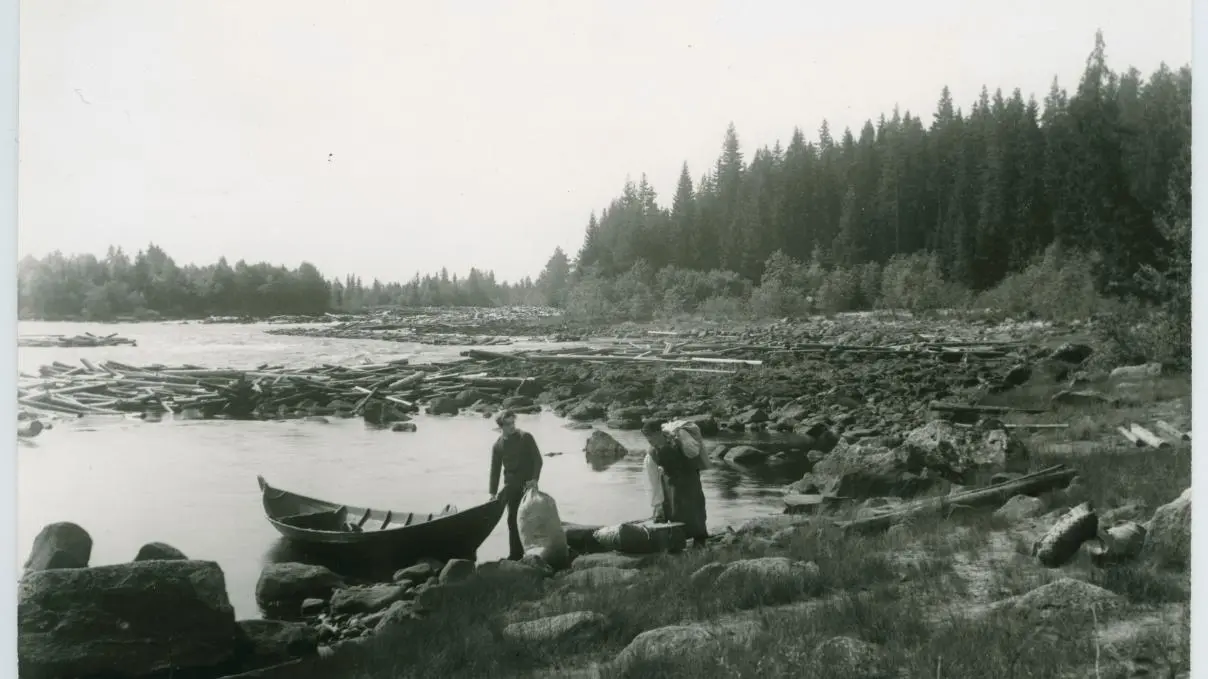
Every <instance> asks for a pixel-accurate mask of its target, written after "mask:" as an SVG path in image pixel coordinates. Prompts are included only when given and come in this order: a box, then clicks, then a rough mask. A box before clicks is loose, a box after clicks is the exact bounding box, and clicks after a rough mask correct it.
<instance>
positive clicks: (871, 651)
mask: <svg viewBox="0 0 1208 679" xmlns="http://www.w3.org/2000/svg"><path fill="white" fill-rule="evenodd" d="M813 660H814V664H815V665H817V666H818V667H827V668H830V671H831V672H832V673H833V674H834V676H836V677H844V678H845V679H848V678H850V679H889V677H893V676H895V673H894V672H893V671H892V664H891V663H890V662H889V658H888V657H887V656H886V654H885V651H883V650H882V649H881V648H880V647H879V646H876V645H874V644H870V643H868V642H867V641H862V640H860V639H855V638H853V637H831V638H830V639H827V640H826V641H823V642H822V643H820V644H818V645H817V646H815V647H814V653H813Z"/></svg>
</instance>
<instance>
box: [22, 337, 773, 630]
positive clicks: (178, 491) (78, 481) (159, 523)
mask: <svg viewBox="0 0 1208 679" xmlns="http://www.w3.org/2000/svg"><path fill="white" fill-rule="evenodd" d="M269 327H281V326H268V325H219V324H214V325H203V324H197V323H187V324H186V323H149V324H123V325H102V324H88V323H41V322H22V323H20V324H19V332H20V334H22V335H32V334H76V333H82V332H85V331H87V332H92V333H93V334H97V335H100V334H110V333H114V332H117V333H120V334H121V335H122V336H123V337H129V338H131V339H134V340H137V341H138V346H137V347H129V346H123V347H102V348H87V349H20V350H19V352H18V367H19V370H21V371H23V372H25V373H29V374H37V368H38V366H40V365H44V364H48V363H50V362H52V361H56V360H57V361H61V362H63V363H69V364H76V363H78V362H79V359H80V358H87V359H89V360H91V361H94V362H97V361H104V360H115V361H119V362H123V363H128V364H134V365H146V364H152V363H162V364H165V365H179V364H195V365H199V366H205V367H215V368H218V367H238V368H251V367H255V366H258V365H262V364H265V363H268V364H272V365H288V366H305V365H316V364H322V363H332V364H353V363H358V362H382V361H385V360H391V359H397V358H409V359H411V361H412V362H414V363H420V362H430V361H439V360H448V359H450V358H455V357H457V356H458V353H459V352H460V351H462V350H464V349H466V348H467V347H433V346H425V345H418V344H404V343H395V342H383V341H376V340H337V339H314V338H306V337H286V336H274V335H268V334H265V333H264V332H263V331H264V330H265V329H267V328H269ZM532 344H533V345H537V344H540V345H541V346H549V345H548V344H547V343H544V342H533V343H532ZM525 346H528V345H527V344H518V345H515V346H514V347H512V348H522V347H525ZM415 422H416V424H417V427H418V431H417V432H415V433H394V432H390V431H382V430H375V429H370V428H368V427H366V426H365V425H364V423H363V422H362V421H361V420H360V419H350V420H340V419H337V418H331V419H330V422H329V423H321V422H304V421H286V422H228V421H196V420H193V421H186V420H181V421H173V420H171V419H169V418H167V417H166V418H165V419H164V420H163V421H162V422H143V421H140V420H136V419H126V418H115V417H104V416H97V417H89V418H84V419H80V420H76V421H71V422H62V423H59V424H56V426H55V427H54V429H52V430H50V431H46V432H43V433H42V434H41V435H40V436H39V437H38V438H37V439H35V440H34V442H33V444H31V445H28V446H24V445H23V446H18V447H17V484H18V493H17V495H18V500H17V539H18V547H17V557H18V564H17V566H18V568H19V567H20V565H21V563H23V562H24V559H25V558H26V556H27V555H28V553H29V548H30V546H31V544H32V542H33V539H34V537H35V536H36V535H37V533H38V531H39V530H41V528H42V527H43V526H44V525H46V524H47V523H51V522H55V521H72V522H75V523H78V524H80V525H81V526H83V527H84V528H85V529H86V530H87V531H88V532H89V534H91V535H92V538H93V551H92V564H93V565H104V564H111V563H121V562H125V561H129V560H130V559H132V558H133V557H134V555H135V553H137V551H138V549H139V547H141V546H142V545H143V544H145V543H147V542H151V541H161V542H166V543H169V544H171V545H173V546H175V547H177V548H179V549H180V550H182V551H183V552H184V553H185V554H187V555H188V556H190V557H191V558H197V559H207V560H213V561H216V562H218V563H219V564H220V565H221V566H222V569H223V572H224V573H225V574H226V581H227V588H228V591H229V593H230V597H231V603H232V604H233V605H234V607H235V611H236V614H237V615H238V616H240V617H241V618H256V617H260V611H259V610H258V608H257V606H256V602H255V596H254V591H255V585H256V580H257V578H258V577H259V574H260V570H261V568H262V567H263V565H264V564H265V563H266V562H268V561H271V560H274V559H278V558H281V557H279V556H277V555H278V554H280V553H281V552H282V548H283V542H282V541H281V540H280V539H279V536H278V535H277V533H276V531H274V530H273V528H272V527H271V526H270V525H269V523H268V521H267V520H266V519H265V518H264V514H263V511H262V509H261V506H260V492H259V488H258V486H257V483H256V475H257V474H260V475H263V476H264V477H265V478H266V479H267V480H268V481H269V482H270V483H271V484H273V485H274V486H277V487H283V488H287V489H289V490H293V491H297V492H299V493H302V494H304V495H311V496H317V497H321V498H324V499H329V500H333V501H337V502H340V503H347V504H352V505H360V506H366V505H368V506H376V507H383V508H391V509H405V510H408V511H418V510H423V511H435V510H437V509H439V508H440V507H443V506H444V505H445V504H450V503H451V504H454V505H456V506H459V507H463V508H464V507H468V506H471V505H474V504H478V503H480V502H482V501H484V500H485V499H487V482H488V478H487V477H488V471H489V469H488V467H489V460H490V448H491V444H492V443H493V442H494V440H495V438H496V436H498V433H497V432H496V431H495V429H494V425H493V424H492V423H491V421H490V420H486V419H483V418H482V417H480V416H478V415H474V414H464V415H459V416H457V417H440V418H433V417H427V416H423V415H420V416H417V417H416V420H415ZM518 425H519V426H520V427H521V428H522V429H526V430H528V431H530V432H532V434H533V435H534V436H535V437H536V439H537V442H538V444H539V446H540V447H541V449H542V452H543V453H561V454H559V455H553V456H550V457H547V458H546V459H545V466H544V470H543V472H542V484H541V485H542V488H543V490H545V491H547V492H549V493H550V494H551V495H552V496H553V497H554V498H555V499H556V500H557V502H558V508H559V512H560V514H561V516H562V519H563V520H564V521H574V522H578V523H588V524H607V523H613V522H620V521H627V520H633V519H641V518H645V517H646V516H647V515H648V514H649V511H648V506H649V502H648V500H647V491H646V486H645V483H644V480H643V477H642V475H641V463H642V455H641V452H642V450H643V449H644V446H645V444H644V440H643V439H642V437H641V435H640V434H638V433H637V432H629V431H612V432H610V433H612V434H613V435H614V436H615V437H616V438H617V439H618V440H619V441H621V442H622V443H624V444H625V445H627V446H629V447H630V448H631V450H633V451H634V452H633V453H632V454H631V455H630V456H629V457H627V458H625V459H623V460H621V461H620V462H618V463H617V464H615V465H613V466H611V467H609V468H608V469H605V470H603V471H594V470H593V469H592V468H591V467H590V466H589V465H588V464H587V462H586V460H585V459H584V455H583V452H582V451H583V443H584V442H585V441H586V440H587V436H588V435H589V434H590V432H589V431H582V430H573V429H569V428H567V427H566V422H565V421H564V420H562V419H561V418H558V417H557V416H555V415H553V414H552V413H548V412H545V413H541V414H537V415H521V416H519V417H518ZM703 480H704V485H705V493H706V496H707V498H708V508H709V524H710V527H711V528H712V529H718V528H721V527H723V526H726V525H730V524H733V523H736V522H739V521H742V520H745V519H748V518H752V517H756V516H762V515H766V514H767V513H769V512H774V511H779V509H780V508H781V507H782V506H783V505H781V504H780V496H781V490H780V489H781V488H782V487H783V484H784V483H785V482H786V481H787V480H788V479H776V478H766V477H765V478H763V479H762V480H760V479H756V478H753V477H751V476H745V475H739V474H738V473H737V472H734V471H733V470H729V469H724V468H723V469H715V470H710V471H707V472H705V474H704V478H703ZM506 553H507V527H506V525H505V524H504V522H503V521H500V523H499V525H498V527H497V528H496V530H495V532H494V533H493V534H492V535H491V537H490V538H489V539H488V540H487V542H486V543H484V545H483V546H482V548H481V549H480V550H479V559H482V560H490V559H495V558H500V557H502V556H505V555H506Z"/></svg>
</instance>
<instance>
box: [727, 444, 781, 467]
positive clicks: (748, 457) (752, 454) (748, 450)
mask: <svg viewBox="0 0 1208 679" xmlns="http://www.w3.org/2000/svg"><path fill="white" fill-rule="evenodd" d="M769 455H770V453H768V451H766V450H760V449H759V448H756V447H755V446H734V447H733V448H731V449H729V450H727V451H726V454H725V455H724V456H723V458H722V459H724V460H725V461H726V462H728V463H730V464H733V465H738V466H740V467H748V466H752V465H758V464H760V463H762V462H765V461H767V459H768V456H769Z"/></svg>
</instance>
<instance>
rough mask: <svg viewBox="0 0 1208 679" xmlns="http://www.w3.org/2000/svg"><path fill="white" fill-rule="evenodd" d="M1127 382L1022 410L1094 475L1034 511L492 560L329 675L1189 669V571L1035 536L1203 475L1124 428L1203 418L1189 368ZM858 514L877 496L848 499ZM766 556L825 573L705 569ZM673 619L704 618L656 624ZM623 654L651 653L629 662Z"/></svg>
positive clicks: (801, 526)
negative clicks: (1099, 395)
mask: <svg viewBox="0 0 1208 679" xmlns="http://www.w3.org/2000/svg"><path fill="white" fill-rule="evenodd" d="M1128 393H1129V394H1130V396H1129V398H1128V399H1126V401H1125V403H1124V404H1123V405H1122V406H1121V407H1118V408H1108V407H1092V408H1086V407H1081V408H1079V407H1065V408H1060V409H1057V410H1054V411H1052V412H1050V413H1047V414H1045V415H1040V416H1021V417H1015V418H1012V419H1013V420H1014V421H1017V422H1022V421H1048V422H1066V423H1069V424H1070V425H1071V426H1070V427H1069V428H1068V429H1064V430H1045V431H1044V433H1041V434H1036V435H1031V436H1029V435H1026V434H1025V435H1021V436H1022V438H1023V439H1024V440H1025V441H1026V442H1027V443H1028V445H1029V447H1030V449H1031V451H1032V467H1033V468H1041V467H1045V466H1048V465H1051V464H1054V463H1059V462H1060V463H1065V464H1067V465H1070V466H1072V467H1074V468H1076V469H1078V470H1079V472H1080V480H1079V481H1078V482H1076V484H1075V485H1074V486H1072V487H1071V488H1070V489H1067V490H1060V491H1054V492H1051V493H1048V494H1046V495H1044V496H1042V498H1041V499H1042V500H1043V502H1044V507H1043V510H1042V513H1041V515H1040V516H1036V517H1035V518H1027V519H1018V520H1010V519H1007V518H1005V517H1000V516H994V515H991V514H988V513H964V514H962V513H959V512H958V513H955V514H953V515H951V516H949V517H938V516H935V517H920V518H918V519H916V520H914V521H912V522H910V523H907V524H901V525H899V526H895V527H894V528H893V529H891V530H889V531H887V532H885V533H882V534H875V535H848V534H844V533H842V532H841V531H839V530H838V529H836V528H835V527H834V526H833V525H832V519H837V518H844V517H842V516H835V517H830V516H828V517H825V518H806V517H785V516H782V517H769V518H768V519H767V520H766V521H758V522H753V523H752V524H749V525H747V526H744V527H742V528H740V529H739V530H738V531H737V532H736V533H735V534H734V536H733V537H732V538H731V539H729V540H723V541H720V542H719V544H716V545H713V546H711V547H710V548H709V549H707V550H702V551H696V550H690V551H688V552H686V553H683V554H679V555H665V556H657V557H651V558H649V559H647V560H644V561H643V562H642V563H641V564H622V565H624V566H625V569H624V570H632V571H634V572H635V573H636V575H628V576H625V575H618V570H616V569H614V568H609V567H599V568H596V569H595V572H594V573H593V574H592V575H585V574H582V573H576V572H573V571H572V573H571V574H560V575H559V576H556V577H554V578H551V579H548V580H542V579H539V578H532V577H528V576H525V575H523V574H516V573H510V574H504V573H493V574H486V573H481V574H479V575H478V576H476V577H475V578H473V579H471V580H470V581H467V582H466V583H463V584H460V585H458V586H455V587H446V588H441V589H438V590H436V592H437V596H436V604H435V605H434V607H433V608H434V612H433V613H431V614H430V615H428V616H427V617H425V618H424V619H422V620H414V621H408V622H406V623H405V624H402V625H400V626H398V627H395V628H391V629H389V630H386V631H384V632H382V633H380V634H379V635H376V636H374V637H371V638H369V639H368V640H367V641H366V642H365V643H363V644H360V645H358V646H357V647H354V648H351V649H349V650H347V651H344V650H342V651H341V652H339V653H337V654H336V655H335V656H334V657H333V658H330V659H327V660H324V661H320V662H319V663H316V664H315V665H314V666H313V667H311V668H310V669H312V670H314V671H315V672H317V673H316V674H314V675H313V676H328V677H344V678H348V679H353V678H358V679H359V678H364V679H369V678H373V679H381V678H385V677H437V676H441V677H446V676H447V677H453V676H456V677H523V676H602V677H622V676H624V677H639V676H648V677H656V676H657V677H680V676H682V677H698V676H727V677H729V676H739V677H745V676H749V677H819V678H821V677H843V676H861V677H870V676H892V677H897V676H901V677H986V678H989V677H1004V678H1006V677H1024V676H1027V677H1053V678H1057V677H1072V676H1092V677H1117V676H1134V674H1135V673H1137V672H1141V671H1144V672H1148V676H1171V677H1175V676H1180V675H1181V673H1186V672H1187V671H1188V668H1189V662H1190V656H1189V653H1190V650H1189V607H1190V576H1189V574H1188V573H1185V572H1179V571H1171V570H1168V569H1166V570H1163V569H1159V568H1158V567H1157V566H1155V565H1154V564H1153V563H1151V562H1150V561H1149V560H1145V559H1142V560H1136V561H1132V562H1128V563H1125V564H1122V565H1118V566H1113V567H1107V568H1098V567H1096V566H1094V565H1092V563H1091V561H1090V558H1089V556H1088V555H1087V553H1086V552H1085V551H1083V552H1082V553H1080V554H1079V555H1078V556H1077V557H1076V558H1075V559H1074V560H1073V562H1071V563H1070V564H1068V565H1066V566H1064V567H1063V568H1060V569H1045V568H1043V567H1041V566H1040V565H1039V564H1038V563H1037V562H1036V560H1035V558H1034V557H1032V556H1031V555H1030V546H1031V544H1032V542H1033V541H1034V540H1035V539H1037V538H1038V537H1039V536H1041V535H1042V534H1043V533H1044V532H1045V531H1046V530H1047V529H1048V527H1049V526H1051V525H1052V523H1053V522H1054V521H1055V520H1056V518H1057V517H1059V516H1060V515H1061V513H1062V512H1063V511H1064V510H1065V509H1066V508H1068V507H1069V506H1070V505H1071V504H1075V503H1077V502H1080V501H1082V500H1089V501H1091V502H1092V503H1093V504H1094V506H1095V507H1096V509H1097V510H1099V512H1100V514H1101V516H1102V517H1103V521H1104V523H1105V524H1107V525H1111V522H1112V520H1116V519H1135V520H1137V521H1138V522H1141V523H1144V522H1145V521H1147V520H1148V519H1149V517H1150V516H1151V515H1152V514H1153V511H1154V510H1155V509H1156V508H1157V507H1159V506H1161V505H1162V504H1165V503H1167V502H1170V501H1171V500H1174V499H1175V498H1177V497H1178V496H1179V494H1180V493H1181V492H1182V491H1183V490H1184V489H1186V488H1188V487H1189V486H1190V483H1191V452H1190V447H1189V444H1186V443H1176V444H1175V445H1174V446H1173V447H1172V448H1169V449H1162V450H1154V449H1151V448H1136V447H1133V446H1127V445H1122V444H1125V443H1127V442H1126V441H1124V439H1123V438H1122V437H1121V436H1120V435H1119V434H1118V433H1117V432H1116V431H1115V427H1116V426H1117V425H1119V424H1122V423H1127V422H1131V421H1137V422H1143V423H1148V422H1152V421H1153V420H1154V419H1159V418H1160V419H1166V420H1167V421H1170V422H1172V423H1175V424H1176V426H1184V425H1186V424H1187V423H1188V422H1189V417H1190V399H1189V394H1190V378H1189V376H1187V375H1182V376H1176V377H1167V378H1163V379H1161V380H1157V381H1154V382H1153V383H1152V384H1149V385H1146V386H1144V387H1143V388H1140V389H1133V390H1131V391H1129V392H1128ZM1050 395H1051V394H1050V393H1047V392H1041V391H1039V390H1033V391H1029V390H1027V389H1024V390H1021V391H1019V392H1018V393H1015V394H1011V395H1009V396H1008V395H1003V396H1000V397H999V400H1000V401H1001V402H1015V403H1018V404H1025V403H1030V402H1034V401H1035V400H1037V399H1047V397H1048V396H1050ZM857 511H867V509H861V508H858V507H853V508H849V509H848V510H846V512H847V514H849V515H850V514H852V513H854V512H857ZM763 557H784V558H786V559H788V560H789V561H791V562H812V563H813V564H814V565H815V566H816V568H815V567H808V568H802V569H799V570H795V571H793V575H792V576H791V577H783V576H779V575H777V574H776V573H775V572H774V570H773V571H761V570H759V569H752V570H749V571H746V572H735V573H733V574H730V575H728V576H727V577H726V578H721V579H712V578H710V577H709V576H708V575H707V572H708V569H706V571H701V570H700V569H702V568H705V567H706V566H708V567H709V569H718V570H720V569H721V568H722V567H721V566H710V564H726V563H731V562H736V561H739V560H744V559H758V558H763ZM694 574H696V575H694ZM1064 579H1073V580H1075V581H1080V582H1082V583H1087V584H1088V585H1094V586H1095V587H1098V588H1102V589H1103V590H1105V591H1100V590H1097V589H1094V588H1092V587H1089V586H1087V587H1083V588H1079V587H1078V585H1077V583H1073V584H1071V582H1069V581H1068V580H1064ZM1063 580H1064V581H1063ZM1052 583H1059V584H1056V585H1054V584H1052ZM1045 585H1048V586H1049V587H1047V588H1044V589H1038V588H1041V587H1042V586H1045ZM1021 595H1022V597H1021ZM1013 597H1021V598H1013ZM582 611H589V612H594V613H597V614H599V616H601V617H599V618H597V622H596V623H594V624H592V625H589V626H588V627H587V629H585V630H583V631H582V632H581V633H578V634H573V635H566V636H560V637H557V635H555V636H556V637H557V638H552V639H550V640H547V641H544V642H533V641H518V640H514V639H513V638H511V637H510V636H509V634H508V633H506V632H505V629H507V625H508V624H510V623H513V622H519V621H526V620H536V619H541V618H546V617H549V616H556V615H560V614H565V613H573V612H582ZM668 626H687V629H681V630H678V631H674V632H667V631H664V632H662V633H657V634H654V635H652V634H649V633H650V632H651V630H659V629H662V628H667V627H668ZM702 630H703V631H702ZM644 633H646V634H644ZM658 634H662V635H663V636H664V637H668V636H673V637H674V646H675V647H676V648H678V649H680V651H682V653H680V654H679V655H675V654H671V655H668V654H667V653H662V654H653V656H658V657H653V656H652V654H649V653H648V654H635V653H634V652H633V647H635V646H640V645H642V641H643V640H646V641H647V642H648V645H650V644H654V645H656V646H657V645H658V644H657V643H656V642H658V639H657V638H656V637H657V636H658ZM639 635H643V636H642V637H639ZM835 637H847V638H850V639H852V640H858V641H835ZM635 639H638V642H635ZM864 644H868V645H867V646H865V645H864ZM631 645H632V646H631ZM626 647H631V648H630V650H628V651H625V649H626ZM853 649H854V650H853ZM622 651H624V653H623V652H622ZM836 654H838V655H839V656H843V657H845V658H848V660H843V659H838V660H836V657H837V656H836ZM618 656H620V657H622V658H625V659H627V660H632V661H633V662H625V663H615V662H614V659H616V658H618ZM652 657H653V659H652ZM853 657H854V658H856V661H851V658H853ZM857 661H858V662H857ZM1183 676H1185V674H1184V675H1183Z"/></svg>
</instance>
